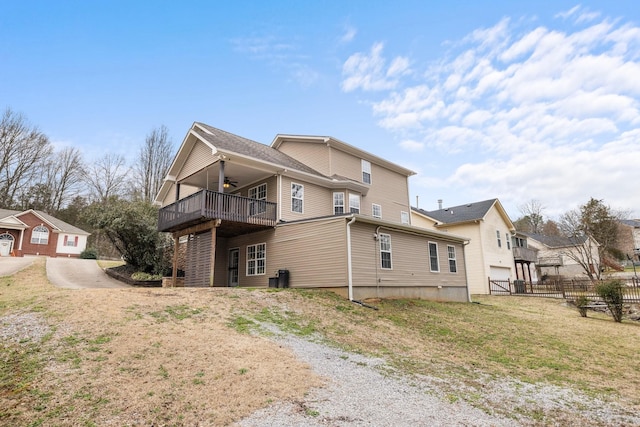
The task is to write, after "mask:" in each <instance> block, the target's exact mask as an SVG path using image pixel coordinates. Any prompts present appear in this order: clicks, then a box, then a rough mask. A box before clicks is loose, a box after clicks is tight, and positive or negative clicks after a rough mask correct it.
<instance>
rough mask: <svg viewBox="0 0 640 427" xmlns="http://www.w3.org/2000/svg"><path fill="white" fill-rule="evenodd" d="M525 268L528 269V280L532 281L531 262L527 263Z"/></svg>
mask: <svg viewBox="0 0 640 427" xmlns="http://www.w3.org/2000/svg"><path fill="white" fill-rule="evenodd" d="M527 270H529V282H531V283H533V279H532V278H531V263H530V262H528V263H527Z"/></svg>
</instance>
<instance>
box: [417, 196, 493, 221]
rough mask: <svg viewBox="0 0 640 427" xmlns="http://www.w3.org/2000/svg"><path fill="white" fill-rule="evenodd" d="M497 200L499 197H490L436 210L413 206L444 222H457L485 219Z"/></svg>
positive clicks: (422, 212) (418, 210)
mask: <svg viewBox="0 0 640 427" xmlns="http://www.w3.org/2000/svg"><path fill="white" fill-rule="evenodd" d="M497 200H498V199H490V200H484V201H482V202H474V203H467V204H465V205H459V206H453V207H449V208H443V209H438V210H435V211H425V210H422V209H417V208H413V210H414V211H416V212H419V213H421V214H423V215H426V216H428V217H429V218H433V219H435V220H436V221H438V222H441V223H443V224H455V223H459V222H468V221H474V220H479V219H483V218H484V217H485V215H486V214H487V212H488V211H489V209H491V207H492V206H493V205H494V204H495V203H496V201H497Z"/></svg>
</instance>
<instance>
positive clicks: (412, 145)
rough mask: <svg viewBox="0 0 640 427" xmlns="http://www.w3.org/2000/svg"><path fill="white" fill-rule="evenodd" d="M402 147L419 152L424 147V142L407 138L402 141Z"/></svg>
mask: <svg viewBox="0 0 640 427" xmlns="http://www.w3.org/2000/svg"><path fill="white" fill-rule="evenodd" d="M400 147H401V148H402V149H403V150H405V151H411V152H418V151H422V150H423V149H424V143H423V142H418V141H415V140H413V139H406V140H404V141H402V142H401V143H400Z"/></svg>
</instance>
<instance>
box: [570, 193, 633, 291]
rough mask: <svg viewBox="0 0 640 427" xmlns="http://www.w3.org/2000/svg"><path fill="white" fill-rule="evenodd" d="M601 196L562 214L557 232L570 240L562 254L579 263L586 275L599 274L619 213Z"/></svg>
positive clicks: (614, 236)
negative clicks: (570, 244)
mask: <svg viewBox="0 0 640 427" xmlns="http://www.w3.org/2000/svg"><path fill="white" fill-rule="evenodd" d="M623 215H624V214H623V213H622V212H617V211H614V210H613V209H611V208H610V207H609V206H607V205H605V204H604V202H603V201H602V200H597V199H594V198H591V199H589V201H588V202H587V203H585V204H584V205H582V206H580V208H579V209H574V210H572V211H569V212H567V213H565V214H564V215H562V217H561V219H560V224H559V226H560V231H561V233H562V234H563V235H564V236H565V237H567V238H569V239H570V240H571V241H572V244H573V247H572V251H568V252H571V253H567V254H566V255H567V256H568V257H569V258H571V259H573V260H574V261H576V262H577V263H578V264H580V265H581V266H582V267H583V269H584V270H585V272H586V273H587V275H588V276H589V278H590V279H592V280H593V279H600V278H601V266H602V265H604V264H606V263H608V259H609V258H610V257H611V253H612V251H613V249H614V248H615V244H616V242H617V239H618V222H619V221H620V219H622V217H623Z"/></svg>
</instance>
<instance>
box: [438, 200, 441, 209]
mask: <svg viewBox="0 0 640 427" xmlns="http://www.w3.org/2000/svg"><path fill="white" fill-rule="evenodd" d="M438 209H440V210H442V199H438Z"/></svg>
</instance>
